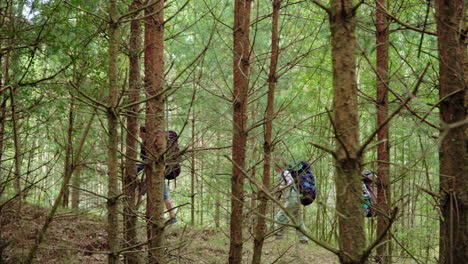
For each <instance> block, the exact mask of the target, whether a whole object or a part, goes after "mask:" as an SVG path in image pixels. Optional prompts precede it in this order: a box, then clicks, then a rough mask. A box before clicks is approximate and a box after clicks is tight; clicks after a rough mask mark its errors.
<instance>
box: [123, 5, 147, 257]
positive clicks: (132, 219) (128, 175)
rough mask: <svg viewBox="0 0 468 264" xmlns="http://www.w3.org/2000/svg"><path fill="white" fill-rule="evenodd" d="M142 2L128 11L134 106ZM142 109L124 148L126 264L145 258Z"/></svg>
mask: <svg viewBox="0 0 468 264" xmlns="http://www.w3.org/2000/svg"><path fill="white" fill-rule="evenodd" d="M140 5H141V2H140V0H133V2H132V4H131V5H130V7H129V12H134V14H133V15H132V16H131V17H132V19H133V20H132V21H131V22H130V54H129V59H130V66H129V67H130V69H129V82H128V83H129V91H128V103H129V104H133V103H136V102H138V100H140V87H141V75H140V51H141V42H142V40H141V33H142V31H141V25H140V20H138V19H136V17H137V16H138V15H139V14H140V12H139V11H136V10H138V9H139V8H140ZM139 109H140V107H139V105H138V104H135V105H133V106H132V107H130V109H129V114H128V116H127V135H126V140H125V141H126V142H125V143H126V144H125V156H126V161H125V175H124V178H123V193H124V199H123V203H124V238H125V239H124V244H125V247H126V248H129V250H130V252H129V253H124V262H125V263H128V264H133V263H142V262H143V258H142V255H141V253H139V252H136V251H135V250H138V249H139V248H138V247H136V245H137V244H138V238H137V232H136V230H137V228H136V224H137V215H136V211H137V207H136V203H137V197H136V196H137V193H136V190H137V187H138V183H137V164H136V162H135V161H136V160H137V158H138V151H137V149H138V140H137V138H138V112H139Z"/></svg>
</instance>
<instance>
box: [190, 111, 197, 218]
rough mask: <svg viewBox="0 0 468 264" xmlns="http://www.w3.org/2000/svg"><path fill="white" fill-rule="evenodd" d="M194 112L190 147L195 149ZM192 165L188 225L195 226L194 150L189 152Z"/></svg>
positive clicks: (193, 114)
mask: <svg viewBox="0 0 468 264" xmlns="http://www.w3.org/2000/svg"><path fill="white" fill-rule="evenodd" d="M195 142H196V139H195V113H192V149H193V150H194V149H195ZM191 159H192V167H191V168H190V217H191V218H190V219H191V220H190V225H191V226H195V151H192V153H191Z"/></svg>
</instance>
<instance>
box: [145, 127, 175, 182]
mask: <svg viewBox="0 0 468 264" xmlns="http://www.w3.org/2000/svg"><path fill="white" fill-rule="evenodd" d="M178 139H179V136H178V135H177V132H175V131H173V130H168V131H166V153H165V163H166V166H165V169H164V177H165V178H166V180H174V179H175V178H177V177H178V176H179V175H180V170H181V166H180V162H181V157H180V155H179V151H180V149H179V142H178ZM140 156H141V159H142V160H145V159H146V151H145V149H144V148H143V147H141V153H140ZM144 168H145V165H143V164H142V165H139V166H138V167H137V171H138V172H140V171H142V170H143V169H144Z"/></svg>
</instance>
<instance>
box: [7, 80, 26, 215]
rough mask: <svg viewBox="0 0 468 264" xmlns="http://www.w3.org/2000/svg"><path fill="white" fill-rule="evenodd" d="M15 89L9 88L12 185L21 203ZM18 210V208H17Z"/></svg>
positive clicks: (19, 153) (19, 151) (19, 154)
mask: <svg viewBox="0 0 468 264" xmlns="http://www.w3.org/2000/svg"><path fill="white" fill-rule="evenodd" d="M15 93H16V91H15V89H14V88H10V103H11V121H12V127H13V144H14V147H15V156H14V161H15V169H14V175H15V181H14V187H15V192H16V195H17V197H18V200H19V202H20V205H21V203H22V202H23V198H24V197H23V191H22V190H21V160H22V157H21V148H20V141H19V136H18V117H17V115H16V102H15ZM18 211H19V210H18Z"/></svg>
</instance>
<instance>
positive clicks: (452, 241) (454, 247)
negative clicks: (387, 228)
mask: <svg viewBox="0 0 468 264" xmlns="http://www.w3.org/2000/svg"><path fill="white" fill-rule="evenodd" d="M464 5H465V2H464V1H463V0H453V1H445V0H436V1H435V10H436V23H437V38H438V40H439V41H438V49H439V61H440V62H439V78H440V79H439V97H440V118H441V121H442V123H443V127H442V128H443V131H442V132H441V135H440V142H441V143H440V145H439V159H440V195H441V196H440V208H441V212H442V217H441V222H440V251H439V263H443V264H445V263H447V264H452V263H464V262H466V259H467V252H468V244H467V241H468V225H467V221H468V216H467V213H468V212H467V207H468V177H467V169H466V164H467V163H468V162H467V152H466V151H467V145H466V135H465V132H464V129H465V128H466V125H464V126H458V127H453V128H451V127H449V126H450V125H453V124H454V123H457V122H463V121H464V120H466V107H465V105H464V103H465V101H464V100H465V95H466V83H465V82H464V78H465V76H464V69H463V67H464V66H463V62H464V60H465V58H466V53H464V52H463V51H464V47H463V45H464V40H465V38H466V35H465V36H463V35H462V32H465V33H464V34H466V31H463V30H464V29H463V28H462V27H461V26H462V23H463V20H464V19H465V18H466V13H465V12H464V10H465V6H464Z"/></svg>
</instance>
